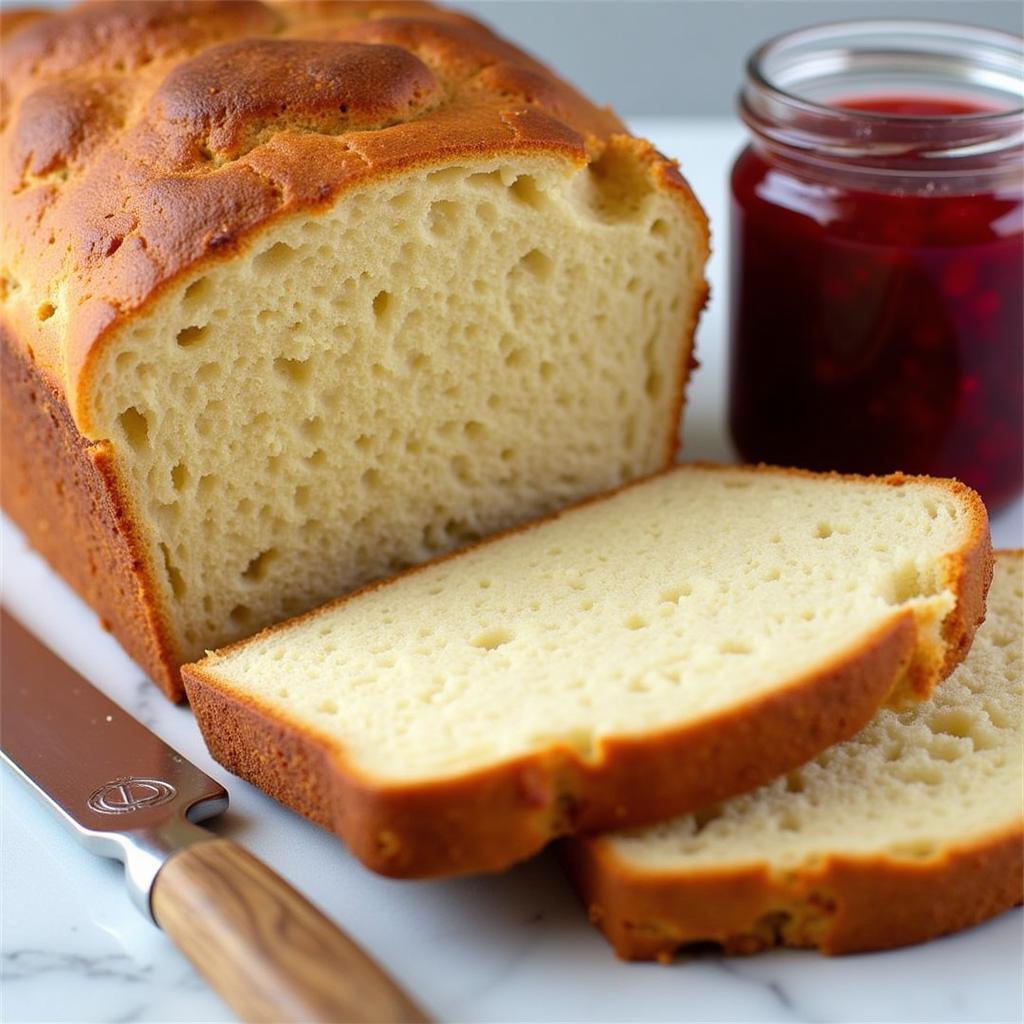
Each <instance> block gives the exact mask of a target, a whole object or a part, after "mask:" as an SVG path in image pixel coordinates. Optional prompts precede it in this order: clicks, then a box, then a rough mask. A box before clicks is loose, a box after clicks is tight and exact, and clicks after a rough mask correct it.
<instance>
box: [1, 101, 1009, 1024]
mask: <svg viewBox="0 0 1024 1024" xmlns="http://www.w3.org/2000/svg"><path fill="white" fill-rule="evenodd" d="M636 127H637V129H638V130H639V131H640V132H641V133H642V134H646V135H648V137H651V138H653V139H654V140H655V141H656V142H657V143H658V144H659V148H661V149H662V150H663V151H664V152H667V153H669V154H670V155H671V154H678V155H679V156H681V157H682V158H683V165H684V169H685V171H686V173H687V175H688V176H689V177H690V179H691V181H692V182H693V184H694V187H695V189H696V191H697V193H698V195H700V196H701V198H702V200H703V201H704V203H705V205H706V206H707V208H708V212H709V215H710V216H711V219H712V223H713V225H715V231H716V237H717V238H719V239H721V238H722V237H723V225H724V223H725V206H726V197H725V170H724V169H725V168H726V167H728V165H729V163H730V161H731V158H732V155H733V154H734V153H735V152H736V150H737V149H738V147H739V146H740V145H741V140H742V132H741V131H740V130H739V129H738V128H737V127H735V126H733V125H731V124H729V123H727V122H725V121H721V122H709V121H700V122H690V123H687V122H681V121H675V122H651V123H645V124H637V125H636ZM710 276H711V280H712V295H713V296H715V297H716V298H715V299H714V300H713V302H712V305H711V307H710V309H709V311H708V314H707V316H706V317H705V320H704V321H703V323H702V326H701V330H700V334H699V338H698V351H699V354H700V358H701V363H702V368H701V370H700V371H699V372H698V373H697V375H696V378H695V380H694V383H693V386H692V387H691V389H690V394H689V406H688V415H687V428H686V435H687V454H688V455H689V456H693V457H702V458H709V459H729V458H731V452H730V449H729V446H728V444H727V443H726V441H725V439H724V432H723V422H722V419H723V408H724V406H723V402H722V397H723V393H724V380H725V366H724V320H723V315H722V309H723V303H722V301H721V296H722V295H723V294H724V289H723V287H722V277H723V257H722V252H721V241H719V243H718V245H717V247H716V252H715V255H714V257H713V259H712V264H711V270H710ZM1022 508H1024V505H1022V503H1021V502H1018V503H1017V504H1016V505H1015V506H1014V507H1013V508H1011V509H1009V510H1008V511H1006V512H1004V513H1003V514H1002V515H1001V516H1000V517H998V518H997V519H995V520H994V522H993V536H994V539H995V541H996V543H997V544H1002V545H1006V546H1010V545H1020V544H1021V543H1022V537H1024V527H1022ZM0 542H2V545H3V560H2V563H3V565H2V568H3V601H4V603H5V604H7V605H9V606H10V607H11V609H12V610H13V611H14V612H15V614H17V615H18V616H19V617H21V618H22V619H23V620H24V621H25V623H26V625H27V626H29V628H31V629H33V630H34V631H35V632H36V633H38V635H39V636H40V637H42V638H43V639H44V640H45V641H46V642H47V643H49V644H50V645H51V646H52V647H53V648H54V649H55V650H57V651H58V652H59V653H60V654H61V655H62V656H63V657H65V658H66V659H67V660H68V661H70V662H71V663H72V664H73V665H74V666H75V667H76V668H77V669H78V670H79V671H81V672H82V673H83V674H84V675H85V676H86V677H87V678H89V679H90V680H92V681H93V682H94V683H95V684H96V685H97V686H99V687H100V688H101V689H103V690H104V691H105V692H106V693H107V694H109V696H110V697H111V698H112V699H114V700H115V701H117V702H118V703H120V704H121V705H122V706H123V707H125V708H126V709H127V710H128V711H130V712H131V713H132V714H134V715H136V716H137V717H139V718H140V719H141V720H142V721H143V722H144V723H145V724H146V725H148V726H149V727H151V728H152V729H153V730H154V731H155V732H157V733H158V734H159V735H160V736H162V737H163V738H164V739H165V740H167V742H169V743H171V744H172V745H173V746H175V747H176V748H178V749H179V750H180V751H181V752H182V753H183V754H185V756H187V757H189V758H190V759H191V760H193V761H194V762H195V763H196V764H198V765H199V766H200V767H201V768H203V769H204V770H205V771H208V772H209V773H210V774H211V775H213V776H214V777H215V778H217V779H219V780H220V781H221V782H223V783H224V784H225V785H227V786H228V788H229V790H230V792H231V800H232V804H231V809H230V810H229V811H228V812H227V813H226V814H225V815H223V816H222V817H221V818H220V819H218V820H217V821H216V822H215V823H212V827H213V828H214V829H215V830H216V831H217V832H219V833H220V834H222V835H229V836H231V837H232V838H234V839H236V840H238V841H239V842H242V843H244V844H245V845H246V846H248V847H249V848H250V849H252V850H253V851H254V852H255V853H256V854H257V855H258V856H260V857H263V858H264V859H265V860H267V861H268V862H269V863H270V864H272V865H273V866H274V867H275V868H276V869H277V870H278V871H280V872H281V874H283V875H284V876H285V877H286V878H287V879H288V880H289V881H290V882H291V883H292V884H294V885H295V886H297V887H298V888H299V889H300V890H301V891H303V892H305V893H306V894H307V895H308V896H309V897H310V898H311V899H312V900H313V901H314V902H315V903H316V904H317V905H319V906H320V907H322V908H323V909H324V910H325V911H326V912H327V913H328V914H329V915H330V916H331V917H332V918H333V919H334V920H336V921H338V922H339V923H340V924H342V925H343V926H344V927H345V928H346V929H347V930H348V931H349V932H350V933H351V934H352V935H353V936H354V937H355V938H356V939H357V940H358V941H359V942H360V943H361V944H362V945H363V946H364V947H365V948H366V949H367V950H368V951H369V952H370V953H371V955H373V956H375V957H377V958H379V959H380V960H381V961H382V962H383V963H384V964H385V965H386V966H387V968H388V969H389V970H390V971H392V972H393V973H394V974H395V975H396V976H397V977H398V979H399V980H400V981H401V982H402V983H403V984H404V985H405V986H406V987H407V988H408V989H409V990H410V991H411V992H413V993H415V994H416V996H417V998H418V999H419V1000H420V1001H421V1002H422V1003H423V1004H424V1005H425V1006H426V1007H427V1009H428V1010H429V1011H430V1012H431V1013H433V1014H434V1015H435V1016H436V1017H437V1018H438V1019H439V1020H444V1021H472V1022H476V1021H481V1022H482V1021H502V1022H508V1021H588V1022H589V1021H595V1022H596V1021H757V1022H762V1021H765V1022H767V1021H782V1022H790V1024H793V1022H798V1024H806V1022H811V1021H822V1022H832V1021H965V1022H966V1021H970V1022H972V1024H973V1022H981V1021H1007V1022H1009V1021H1020V1020H1021V1019H1022V1017H1024V1000H1022V989H1021V980H1022V969H1021V965H1022V962H1024V932H1022V915H1021V912H1020V910H1016V911H1012V912H1010V913H1008V914H1004V915H1002V916H1001V917H999V918H997V919H995V920H993V921H990V922H988V923H986V924H984V925H982V926H980V927H979V928H975V929H972V930H970V931H968V932H964V933H961V934H958V935H953V936H949V937H947V938H945V939H941V940H938V941H936V942H932V943H929V944H928V945H926V946H919V947H913V948H910V949H904V950H894V951H892V952H889V953H880V954H872V955H867V956H851V957H841V958H831V959H830V958H825V957H821V956H818V955H817V954H815V953H811V952H802V951H792V950H777V951H773V952H771V953H767V954H764V955H759V956H755V957H750V958H746V959H740V958H735V959H725V958H723V957H721V956H718V955H716V954H710V953H703V954H700V955H693V956H687V957H683V958H680V959H679V960H678V961H676V963H674V964H673V965H672V966H670V967H665V966H662V965H659V964H624V963H620V962H619V961H617V960H616V959H615V958H614V956H613V955H612V953H611V950H610V948H609V947H608V946H607V945H606V943H605V942H604V940H603V939H602V938H601V937H600V936H599V935H598V934H597V932H596V931H594V930H593V929H592V928H591V927H590V925H589V924H588V923H587V921H586V917H585V915H584V913H583V911H582V910H581V908H580V907H579V905H578V903H577V902H576V899H575V897H574V896H573V894H572V893H571V891H570V890H569V888H568V886H567V884H566V883H565V880H564V879H563V878H562V876H561V872H560V869H559V867H558V864H557V862H556V861H555V859H554V857H552V856H551V855H550V854H545V855H542V856H541V857H539V858H537V859H536V860H534V861H532V862H530V863H527V864H523V865H521V866H519V867H517V868H515V869H513V870H512V871H509V872H506V873H504V874H502V875H498V876H493V877H486V878H468V879H456V880H452V881H447V882H434V883H408V882H404V883H403V882H394V881H390V880H388V879H384V878H378V877H376V876H373V875H371V874H369V873H368V872H367V871H365V870H364V869H363V868H362V867H361V866H360V865H359V864H358V863H356V862H355V861H354V860H353V859H352V858H351V857H350V856H349V855H348V853H347V852H346V851H345V849H344V848H343V847H342V846H341V845H340V844H338V843H337V842H336V841H335V840H334V839H333V838H331V837H330V836H328V835H326V834H324V833H323V832H321V831H320V830H319V829H317V828H315V827H314V826H313V825H311V824H309V823H308V822H306V821H303V820H301V819H299V818H297V817H295V816H294V815H292V814H291V813H289V812H288V811H286V810H284V809H283V808H281V807H279V806H277V805H276V804H274V803H273V802H272V801H271V800H269V799H268V798H267V797H265V796H263V794H261V793H259V792H257V791H255V790H254V789H252V788H251V787H250V786H248V785H246V784H245V783H244V782H241V781H239V780H238V779H233V778H231V777H229V776H228V775H227V774H226V773H225V772H224V771H223V770H222V769H221V768H220V767H219V766H217V765H216V764H214V763H213V762H212V761H211V759H210V758H209V756H208V755H207V754H206V751H205V749H204V747H203V744H202V740H201V738H200V736H199V733H198V730H197V728H196V726H195V722H194V721H193V719H192V717H191V715H190V714H189V712H188V710H187V709H186V708H179V707H172V706H171V705H169V704H167V703H166V701H165V700H164V698H163V697H162V696H160V694H159V693H158V692H157V691H156V689H155V688H154V687H152V686H151V685H150V684H149V683H148V682H146V681H145V680H143V679H141V678H140V674H139V670H138V668H137V667H136V666H135V665H133V664H132V663H131V662H130V661H129V660H128V659H127V657H126V656H125V655H124V654H123V652H122V651H121V650H120V649H119V648H118V646H117V645H116V643H115V642H114V641H113V639H112V638H111V637H110V636H109V635H108V634H106V633H104V632H103V631H102V629H100V627H99V625H98V623H97V621H96V618H95V616H94V615H93V614H92V613H91V612H90V611H89V610H88V609H87V608H85V607H84V606H83V605H82V604H81V602H79V601H78V600H77V599H76V598H75V597H74V595H73V594H72V593H71V592H70V591H69V590H68V589H67V588H66V587H65V586H64V585H63V584H62V583H61V582H60V580H58V579H57V578H56V577H55V576H54V575H53V574H52V573H51V572H50V571H49V569H48V568H47V567H46V566H45V564H43V562H42V561H41V560H40V559H38V558H37V557H36V556H34V555H33V554H31V553H30V552H29V551H27V550H26V548H25V546H24V542H23V540H22V538H21V535H20V534H19V533H18V531H17V530H16V529H14V528H13V527H12V526H11V524H10V523H9V522H7V521H6V520H4V521H3V524H2V527H0ZM0 803H2V814H3V821H2V828H3V833H2V837H3V842H2V848H0V856H2V868H3V870H2V880H0V896H2V917H0V983H2V985H3V992H2V1013H0V1016H2V1019H3V1020H4V1021H6V1022H9V1024H23V1022H24V1024H27V1022H31V1021H47V1022H54V1024H55V1022H64V1021H67V1022H75V1024H84V1022H104V1024H110V1022H116V1021H124V1022H142V1021H164V1022H168V1021H173V1022H187V1021H204V1022H221V1021H224V1022H227V1021H231V1020H232V1019H233V1018H232V1016H231V1014H230V1012H229V1011H228V1010H227V1008H226V1007H225V1006H224V1005H223V1003H221V1002H220V1000H219V999H218V998H217V997H216V996H215V995H213V993H212V992H211V991H210V990H209V989H208V988H207V987H206V985H205V983H204V982H203V981H202V979H201V978H200V977H199V976H198V975H197V974H196V972H195V971H194V970H193V969H192V967H191V966H190V965H189V964H188V963H187V962H186V961H185V960H184V958H183V957H182V956H181V955H180V954H179V953H178V952H177V951H176V950H175V949H174V947H173V946H172V945H171V944H170V943H169V942H168V941H167V939H166V938H165V937H164V936H163V935H162V934H161V933H160V932H159V931H158V930H157V929H156V928H154V927H153V925H151V924H150V923H149V922H148V921H146V920H145V919H144V918H143V917H142V915H140V914H139V913H138V912H137V911H136V910H135V909H134V908H133V907H132V906H131V904H130V903H129V901H128V897H127V894H126V891H125V887H124V882H123V875H122V871H121V868H120V866H119V865H117V864H114V863H112V862H109V861H103V860H100V859H98V858H96V857H93V856H91V855H90V854H88V853H86V852H85V851H84V850H82V849H80V848H79V847H78V846H77V845H76V844H75V843H74V841H73V840H72V839H71V838H70V836H69V835H68V834H67V833H66V832H65V831H64V830H63V828H62V827H61V826H60V825H59V823H58V822H57V821H56V820H55V819H54V818H52V817H51V816H50V815H49V814H48V813H47V812H46V810H45V808H43V807H42V806H41V805H40V804H39V803H38V802H37V801H36V799H35V798H34V797H33V796H32V795H31V794H30V793H29V791H28V790H27V788H26V787H25V786H24V785H23V784H22V783H21V782H20V781H19V780H18V779H16V778H15V777H14V776H13V774H12V773H11V772H10V771H9V770H7V769H3V770H2V771H0Z"/></svg>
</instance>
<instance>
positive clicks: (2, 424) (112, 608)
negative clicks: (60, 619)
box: [0, 327, 184, 700]
mask: <svg viewBox="0 0 1024 1024" xmlns="http://www.w3.org/2000/svg"><path fill="white" fill-rule="evenodd" d="M0 364H2V378H0V464H2V466H3V472H2V473H0V500H2V503H3V507H4V510H5V511H6V512H7V514H8V515H10V517H11V518H12V519H13V520H14V522H15V523H17V525H18V526H19V527H20V528H21V530H22V531H23V532H24V534H25V536H26V537H27V538H28V541H29V543H30V544H31V545H32V547H33V548H35V549H36V551H38V552H39V554H41V555H42V556H43V558H45V559H46V560H47V562H49V563H50V565H51V566H52V567H53V568H54V569H55V570H56V571H57V572H59V573H60V574H61V575H62V576H63V577H64V578H65V579H66V580H67V581H68V583H70V584H71V586H72V587H73V588H74V589H75V590H76V591H77V593H78V594H79V596H81V597H82V598H83V599H84V600H85V601H86V602H88V604H90V605H91V606H92V607H93V608H94V609H95V610H96V612H97V613H98V614H99V616H100V621H101V623H102V624H103V627H104V628H105V629H108V630H110V631H111V632H112V633H114V634H115V635H116V636H117V638H118V640H119V641H120V643H121V645H122V646H123V647H124V649H125V650H126V651H127V652H128V654H129V655H130V656H131V657H132V658H133V659H134V660H135V661H136V662H138V664H139V665H140V666H141V667H142V668H143V669H144V670H145V671H146V672H147V674H148V675H149V676H150V678H152V679H153V680H154V681H155V682H156V683H157V684H158V685H159V686H160V687H161V689H162V690H163V691H164V692H165V693H166V694H167V695H168V696H169V697H171V698H172V699H174V700H180V699H181V697H182V696H183V695H184V690H183V688H182V685H181V676H180V673H179V671H178V664H179V661H180V659H179V658H178V656H177V655H176V654H175V652H174V649H173V647H172V644H171V640H170V638H169V636H168V635H167V631H166V629H165V628H164V625H163V622H164V618H163V616H162V614H161V613H160V609H159V607H158V604H157V601H158V598H157V596H156V595H157V592H156V590H155V588H154V587H153V586H152V584H151V583H150V579H151V575H150V572H149V569H148V566H147V565H146V563H145V558H144V554H143V551H142V546H141V545H140V544H139V543H138V541H137V538H136V536H135V532H134V529H133V526H132V518H131V516H130V515H129V514H128V510H127V507H126V504H125V501H124V498H123V496H122V494H121V491H120V490H119V488H118V485H117V475H116V472H115V469H114V465H113V453H112V451H111V448H110V445H109V444H107V443H105V442H89V441H88V440H86V439H85V438H84V437H82V435H81V434H80V433H79V432H78V429H77V428H76V427H75V425H74V423H73V422H72V421H71V417H70V415H69V413H68V409H67V405H66V403H65V402H64V400H63V397H62V396H61V395H60V393H59V392H57V391H56V390H55V389H54V387H53V385H52V384H51V383H50V382H49V381H47V380H46V379H44V377H43V376H42V374H41V373H40V372H39V369H38V368H37V367H36V366H35V365H34V364H32V363H30V362H29V361H28V360H27V359H26V358H25V356H24V354H23V353H22V352H21V351H19V349H18V347H17V346H16V345H14V344H12V342H11V339H10V336H9V334H8V332H7V331H6V330H4V329H3V328H2V327H0Z"/></svg>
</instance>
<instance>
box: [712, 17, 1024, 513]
mask: <svg viewBox="0 0 1024 1024" xmlns="http://www.w3.org/2000/svg"><path fill="white" fill-rule="evenodd" d="M1021 45H1022V41H1021V40H1020V39H1017V38H1015V37H1013V36H1010V35H1004V34H1002V33H999V32H993V31H988V30H984V29H979V28H970V27H967V26H962V25H948V24H942V23H937V22H914V21H874V22H849V23H845V24H836V25H823V26H818V27H814V28H809V29H805V30H803V31H799V32H795V33H792V34H789V35H786V36H784V37H780V38H778V39H775V40H772V41H771V42H769V43H767V44H766V45H765V46H763V47H761V49H759V50H757V51H756V52H755V53H754V54H753V56H752V57H751V58H750V61H749V63H748V66H747V81H746V85H745V87H744V89H743V91H742V93H741V98H740V109H741V113H742V116H743V119H744V121H745V122H746V123H747V125H748V126H749V127H750V129H751V131H752V140H751V143H750V145H749V146H748V147H747V149H745V150H744V151H743V152H742V153H741V154H740V156H739V157H738V159H737V161H736V164H735V166H734V168H733V173H732V216H731V221H732V223H731V235H732V237H731V287H732V323H731V335H732V338H731V354H730V409H729V418H730V426H731V430H732V435H733V439H734V441H735V443H736V445H737V447H738V449H739V451H740V453H741V455H742V456H743V457H744V458H745V459H747V460H749V461H752V462H753V461H764V462H773V463H778V464H782V465H793V466H803V467H806V468H809V469H820V470H828V469H836V470H842V471H850V472H863V473H883V472H890V471H893V470H904V471H906V472H913V473H931V474H935V475H940V476H955V477H959V478H960V479H961V480H964V481H965V482H967V483H969V484H971V485H972V486H974V487H976V488H977V489H978V490H979V491H980V492H981V494H982V496H983V497H984V498H985V499H986V501H987V502H988V503H989V505H990V507H994V506H998V505H999V504H1001V503H1003V502H1005V501H1007V500H1008V499H1010V498H1012V497H1013V496H1014V495H1016V494H1017V493H1019V491H1020V490H1021V485H1022V475H1024V474H1022V468H1024V452H1022V441H1024V395H1022V383H1024V308H1022V292H1024V109H1022V90H1024V58H1022V49H1021Z"/></svg>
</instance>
